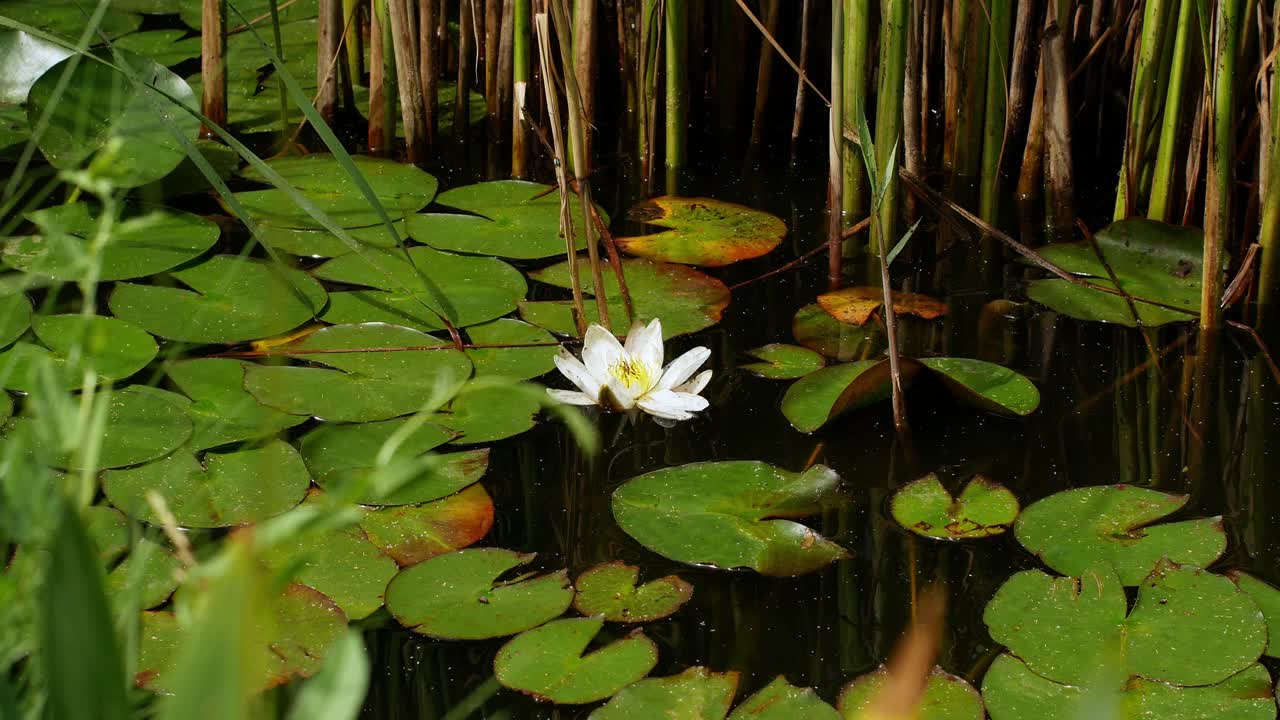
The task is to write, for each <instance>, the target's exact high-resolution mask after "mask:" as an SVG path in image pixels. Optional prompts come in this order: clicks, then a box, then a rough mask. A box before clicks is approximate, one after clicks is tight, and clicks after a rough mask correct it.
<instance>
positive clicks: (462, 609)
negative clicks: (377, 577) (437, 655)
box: [387, 548, 595, 640]
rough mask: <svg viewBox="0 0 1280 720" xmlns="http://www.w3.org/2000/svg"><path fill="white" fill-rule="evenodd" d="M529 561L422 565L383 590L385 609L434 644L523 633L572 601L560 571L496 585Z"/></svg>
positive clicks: (444, 558) (467, 554)
mask: <svg viewBox="0 0 1280 720" xmlns="http://www.w3.org/2000/svg"><path fill="white" fill-rule="evenodd" d="M532 560H533V555H532V554H529V555H521V554H520V553H516V552H512V551H510V550H500V549H497V548H481V549H475V550H460V551H458V552H452V553H447V554H444V555H440V556H437V557H434V558H431V559H429V560H424V561H423V562H420V563H418V564H417V565H414V566H413V567H411V568H408V569H406V570H403V571H401V573H400V574H399V575H397V576H396V577H395V579H393V580H392V581H391V584H390V585H389V586H387V609H388V610H390V611H391V614H392V615H394V616H395V618H396V620H398V621H399V622H400V624H401V625H404V626H405V627H407V628H409V629H410V630H413V631H414V632H417V633H422V634H423V635H430V636H432V637H437V638H445V639H451V640H482V639H485V638H494V637H502V636H504V635H514V634H515V633H518V632H523V631H525V630H528V629H529V628H532V627H537V626H539V625H541V624H543V623H545V622H547V621H548V620H551V619H552V618H554V617H557V616H559V615H560V614H561V613H563V612H564V611H565V610H566V609H567V608H568V607H569V603H570V602H572V601H573V586H571V585H570V584H569V577H568V573H567V572H566V571H564V570H560V571H557V572H554V573H550V574H547V575H540V576H536V577H528V576H521V578H520V579H518V580H513V581H507V582H501V581H499V580H498V577H499V576H501V575H503V574H504V573H507V572H509V571H510V570H512V569H513V568H516V567H519V566H522V565H527V564H528V563H530V562H531V561H532ZM594 634H595V633H592V635H594Z"/></svg>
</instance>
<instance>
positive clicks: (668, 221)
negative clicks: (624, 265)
mask: <svg viewBox="0 0 1280 720" xmlns="http://www.w3.org/2000/svg"><path fill="white" fill-rule="evenodd" d="M627 217H628V218H629V219H631V220H635V221H638V222H642V223H644V224H646V225H653V226H656V227H663V228H668V229H667V230H664V231H662V232H659V233H655V234H652V235H642V236H638V237H620V238H615V239H614V242H616V243H617V244H618V247H620V248H622V249H623V250H624V251H626V252H628V253H630V254H632V255H639V256H640V257H646V258H649V259H651V260H660V261H663V262H674V263H683V264H685V265H704V266H707V267H720V266H722V265H728V264H730V263H735V262H738V261H739V260H750V259H751V258H757V257H760V256H761V255H766V254H768V253H769V252H771V251H772V250H773V249H774V248H776V247H777V246H778V243H780V242H782V238H783V237H785V236H786V234H787V226H786V225H785V224H783V222H782V221H781V220H779V219H778V218H777V217H774V216H773V215H770V214H769V213H767V212H764V211H763V210H755V209H752V208H749V207H745V206H743V205H736V204H734V203H730V202H724V201H723V200H713V199H711V198H704V197H696V198H687V197H675V196H672V195H663V196H662V197H656V198H652V199H650V200H645V201H644V202H641V203H639V204H638V205H635V206H633V207H632V208H631V210H630V211H628V213H627Z"/></svg>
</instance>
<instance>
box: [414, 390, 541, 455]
mask: <svg viewBox="0 0 1280 720" xmlns="http://www.w3.org/2000/svg"><path fill="white" fill-rule="evenodd" d="M541 409H542V406H541V405H539V404H538V401H537V400H536V399H534V397H533V396H531V395H529V394H526V393H513V392H511V388H507V387H491V386H476V385H474V384H473V385H470V386H463V388H462V389H461V390H459V391H458V396H457V397H455V398H454V399H453V401H452V402H450V403H449V406H448V407H447V408H445V410H444V412H441V413H439V414H438V415H436V416H435V417H434V418H433V419H434V420H435V422H438V423H440V424H441V425H443V426H445V427H447V428H449V429H450V430H453V431H454V432H456V433H458V437H457V439H455V440H454V441H453V442H454V444H467V445H475V444H477V443H490V442H497V441H498V440H505V439H506V438H509V437H514V436H516V435H519V434H520V433H523V432H527V431H529V430H532V429H533V427H534V425H536V424H537V416H538V411H539V410H541Z"/></svg>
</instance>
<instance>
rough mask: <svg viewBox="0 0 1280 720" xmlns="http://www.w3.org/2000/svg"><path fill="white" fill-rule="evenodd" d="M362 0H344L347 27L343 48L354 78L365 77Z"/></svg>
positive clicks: (343, 6) (347, 64)
mask: <svg viewBox="0 0 1280 720" xmlns="http://www.w3.org/2000/svg"><path fill="white" fill-rule="evenodd" d="M360 5H361V3H360V0H342V27H344V28H347V30H346V34H345V39H344V40H343V43H342V49H343V50H344V51H346V67H347V70H348V72H349V73H350V75H351V77H352V78H361V77H364V28H363V23H362V22H361V19H362V16H361V14H360Z"/></svg>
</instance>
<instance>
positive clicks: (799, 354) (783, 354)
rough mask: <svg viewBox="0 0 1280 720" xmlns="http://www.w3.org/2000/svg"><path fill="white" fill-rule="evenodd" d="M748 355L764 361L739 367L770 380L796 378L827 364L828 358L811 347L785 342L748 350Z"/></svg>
mask: <svg viewBox="0 0 1280 720" xmlns="http://www.w3.org/2000/svg"><path fill="white" fill-rule="evenodd" d="M747 355H750V356H751V357H753V358H757V359H759V360H762V361H763V362H758V363H747V364H746V365H739V366H738V367H740V368H742V369H743V370H750V371H751V372H753V373H755V374H756V375H759V376H760V377H765V378H769V379H770V380H794V379H795V378H801V377H804V376H805V375H808V374H809V373H813V372H817V371H819V370H821V369H822V368H823V366H825V365H826V364H827V360H826V358H824V357H822V355H820V354H818V353H816V352H814V351H812V350H810V349H809V348H803V347H799V346H796V345H786V344H784V343H770V344H769V345H765V346H763V347H758V348H755V349H754V350H748V351H747Z"/></svg>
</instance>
